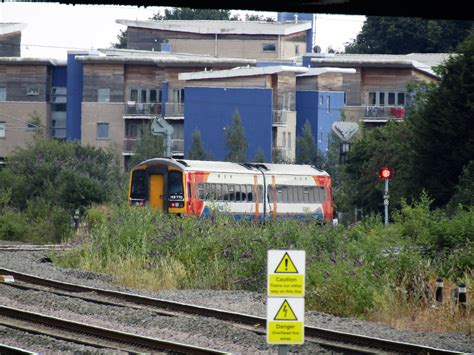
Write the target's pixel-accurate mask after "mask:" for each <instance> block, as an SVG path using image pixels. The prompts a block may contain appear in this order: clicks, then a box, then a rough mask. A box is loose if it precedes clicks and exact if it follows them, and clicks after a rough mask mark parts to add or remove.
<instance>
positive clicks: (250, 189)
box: [246, 185, 253, 202]
mask: <svg viewBox="0 0 474 355" xmlns="http://www.w3.org/2000/svg"><path fill="white" fill-rule="evenodd" d="M246 186H247V201H248V202H253V186H252V185H246Z"/></svg>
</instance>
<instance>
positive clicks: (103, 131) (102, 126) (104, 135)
mask: <svg viewBox="0 0 474 355" xmlns="http://www.w3.org/2000/svg"><path fill="white" fill-rule="evenodd" d="M97 139H109V124H108V123H97Z"/></svg>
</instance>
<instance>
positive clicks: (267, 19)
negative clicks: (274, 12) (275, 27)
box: [245, 14, 275, 22]
mask: <svg viewBox="0 0 474 355" xmlns="http://www.w3.org/2000/svg"><path fill="white" fill-rule="evenodd" d="M245 21H264V22H275V19H274V18H273V17H269V16H264V15H258V14H253V15H250V14H245Z"/></svg>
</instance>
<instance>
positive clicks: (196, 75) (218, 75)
mask: <svg viewBox="0 0 474 355" xmlns="http://www.w3.org/2000/svg"><path fill="white" fill-rule="evenodd" d="M307 71H308V68H305V67H294V66H287V65H274V66H268V67H237V68H233V69H229V70H214V71H211V70H209V71H200V72H193V73H180V74H179V75H178V78H179V80H200V79H222V78H234V77H242V76H257V75H271V74H280V73H295V74H300V73H306V72H307Z"/></svg>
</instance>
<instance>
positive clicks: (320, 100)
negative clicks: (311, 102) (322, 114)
mask: <svg viewBox="0 0 474 355" xmlns="http://www.w3.org/2000/svg"><path fill="white" fill-rule="evenodd" d="M323 104H324V96H322V95H321V96H319V106H323Z"/></svg>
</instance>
